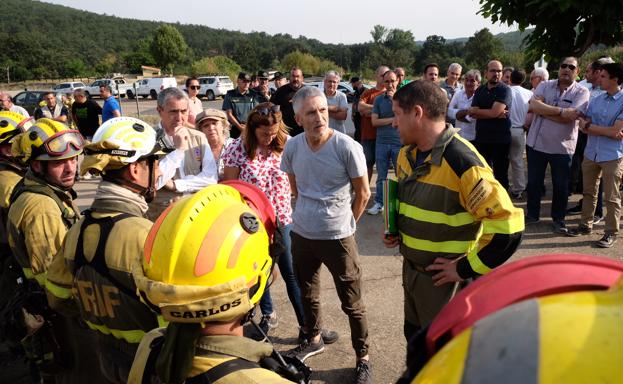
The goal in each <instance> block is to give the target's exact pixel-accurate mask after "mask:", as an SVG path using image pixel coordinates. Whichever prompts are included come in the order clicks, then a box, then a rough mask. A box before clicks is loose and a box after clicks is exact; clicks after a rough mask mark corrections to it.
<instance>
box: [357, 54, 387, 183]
mask: <svg viewBox="0 0 623 384" xmlns="http://www.w3.org/2000/svg"><path fill="white" fill-rule="evenodd" d="M387 71H389V67H387V66H385V65H381V66H380V67H378V68H377V69H376V72H375V76H376V85H375V86H374V88H370V89H366V90H365V91H364V92H363V93H362V94H361V97H360V98H359V104H358V105H357V110H358V111H359V113H360V114H361V146H362V147H363V153H364V155H365V157H366V167H367V169H368V183H369V182H370V180H372V173H373V172H374V163H375V162H376V158H375V156H376V128H374V126H373V125H372V108H373V107H374V99H376V97H377V96H379V95H381V94H382V93H383V92H385V83H384V80H383V75H384V74H385V72H387Z"/></svg>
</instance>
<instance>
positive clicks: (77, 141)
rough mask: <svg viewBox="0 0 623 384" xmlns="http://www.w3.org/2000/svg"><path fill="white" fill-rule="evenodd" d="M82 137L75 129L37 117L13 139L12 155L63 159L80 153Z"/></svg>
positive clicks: (27, 160)
mask: <svg viewBox="0 0 623 384" xmlns="http://www.w3.org/2000/svg"><path fill="white" fill-rule="evenodd" d="M83 147H84V138H83V137H82V135H81V134H80V132H78V131H77V130H73V129H69V127H67V126H66V125H65V124H63V123H61V122H58V121H55V120H52V119H39V120H37V121H36V122H35V124H34V125H33V126H32V127H30V129H29V130H28V131H27V132H24V133H22V134H20V135H19V136H17V137H16V138H15V140H13V146H12V148H11V150H12V152H13V156H15V157H17V158H19V159H21V161H23V162H25V163H27V162H30V161H31V160H44V161H49V160H63V159H69V158H72V157H74V156H78V155H79V154H81V153H82V148H83Z"/></svg>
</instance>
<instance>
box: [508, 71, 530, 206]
mask: <svg viewBox="0 0 623 384" xmlns="http://www.w3.org/2000/svg"><path fill="white" fill-rule="evenodd" d="M525 80H526V72H524V71H522V70H518V69H515V70H513V71H512V72H511V82H510V88H511V95H512V98H513V101H512V105H511V108H510V110H509V117H510V120H511V146H510V150H509V153H508V156H509V160H510V168H511V180H510V186H509V188H510V195H511V198H513V199H521V198H522V197H523V192H524V190H525V189H526V166H525V163H524V154H525V153H526V131H525V130H524V125H525V123H526V116H527V115H528V103H529V102H530V99H531V98H532V92H530V91H529V90H527V89H526V88H524V87H523V86H522V84H523V82H524V81H525Z"/></svg>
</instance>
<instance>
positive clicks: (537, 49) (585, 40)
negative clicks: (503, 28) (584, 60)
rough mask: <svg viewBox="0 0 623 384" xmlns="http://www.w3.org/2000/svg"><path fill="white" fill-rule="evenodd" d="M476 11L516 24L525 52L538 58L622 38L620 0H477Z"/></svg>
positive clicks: (581, 50)
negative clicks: (525, 32)
mask: <svg viewBox="0 0 623 384" xmlns="http://www.w3.org/2000/svg"><path fill="white" fill-rule="evenodd" d="M479 2H480V10H479V11H478V12H479V13H480V14H481V15H483V16H484V17H485V18H489V19H491V21H492V22H494V23H497V22H498V21H499V22H502V23H506V24H507V25H509V26H510V25H513V24H515V23H516V24H518V25H519V30H520V31H522V32H523V31H524V30H525V29H526V28H527V27H529V26H535V29H534V31H533V32H532V33H531V34H530V35H528V36H527V37H526V38H525V39H524V43H525V44H526V46H527V48H528V53H529V54H530V56H531V57H532V58H538V57H540V56H541V54H542V53H545V54H546V55H547V56H548V57H549V58H562V57H565V56H577V57H579V56H581V55H582V54H583V53H584V52H586V50H587V49H588V48H589V47H591V46H592V45H595V44H605V45H610V46H612V45H616V44H618V43H620V42H622V41H623V18H622V17H621V15H622V14H623V2H621V1H611V0H592V1H585V0H556V1H519V0H510V1H509V0H479Z"/></svg>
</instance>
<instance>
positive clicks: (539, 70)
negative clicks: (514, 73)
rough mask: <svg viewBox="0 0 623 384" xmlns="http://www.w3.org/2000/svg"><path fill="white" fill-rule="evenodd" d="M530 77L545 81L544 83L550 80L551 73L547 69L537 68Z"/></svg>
mask: <svg viewBox="0 0 623 384" xmlns="http://www.w3.org/2000/svg"><path fill="white" fill-rule="evenodd" d="M530 76H538V77H540V78H541V79H543V81H547V80H549V72H547V69H545V68H543V67H539V68H535V69H534V70H533V71H532V73H531V74H530Z"/></svg>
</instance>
